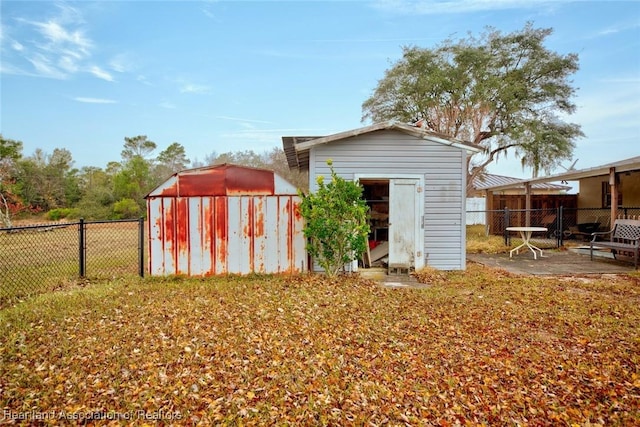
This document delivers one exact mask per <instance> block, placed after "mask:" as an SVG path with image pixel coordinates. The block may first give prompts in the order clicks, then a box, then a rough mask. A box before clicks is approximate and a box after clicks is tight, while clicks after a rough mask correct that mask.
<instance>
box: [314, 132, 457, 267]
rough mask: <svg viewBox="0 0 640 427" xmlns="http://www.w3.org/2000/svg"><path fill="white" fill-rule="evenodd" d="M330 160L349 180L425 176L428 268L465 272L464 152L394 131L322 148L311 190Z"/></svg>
mask: <svg viewBox="0 0 640 427" xmlns="http://www.w3.org/2000/svg"><path fill="white" fill-rule="evenodd" d="M328 159H331V160H332V162H333V168H334V171H335V172H336V173H337V174H338V175H339V176H341V177H342V178H344V179H347V180H353V179H354V176H355V175H358V174H371V175H377V176H379V177H380V178H384V177H387V176H393V175H399V174H407V175H421V176H423V177H424V215H425V222H424V224H425V228H424V250H423V253H424V255H425V265H426V266H431V267H434V268H437V269H441V270H464V269H465V266H466V254H465V251H466V247H465V245H466V242H465V240H466V235H465V233H466V231H465V230H466V229H465V206H464V203H465V198H466V194H465V192H466V182H465V180H466V151H465V150H463V149H461V148H457V147H452V146H448V145H444V144H441V143H438V142H433V141H429V140H424V139H419V138H415V137H412V136H410V135H407V134H404V133H402V132H398V131H394V130H382V131H378V132H373V133H370V134H366V135H361V136H357V137H354V138H349V139H345V140H342V141H335V142H331V143H328V144H325V145H319V146H316V147H313V148H312V149H311V152H310V160H309V161H310V168H309V169H310V173H309V184H310V188H311V190H312V191H313V190H315V189H316V188H317V184H316V177H317V176H319V175H322V176H324V177H325V179H326V178H329V177H330V169H329V167H328V166H327V163H326V161H327V160H328Z"/></svg>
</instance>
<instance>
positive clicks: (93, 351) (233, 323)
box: [0, 265, 640, 425]
mask: <svg viewBox="0 0 640 427" xmlns="http://www.w3.org/2000/svg"><path fill="white" fill-rule="evenodd" d="M437 279H438V280H437V281H434V282H433V283H432V286H431V287H429V288H428V289H421V290H417V289H393V290H391V289H383V288H380V287H378V286H377V285H375V284H374V283H372V282H368V281H364V280H359V279H358V278H357V277H349V278H346V277H340V278H337V279H335V280H328V279H325V278H322V277H321V276H318V275H300V276H286V277H285V276H252V277H232V276H230V277H218V278H209V279H185V278H171V279H158V278H152V279H145V280H120V281H113V282H109V283H103V284H97V285H94V286H92V287H90V288H86V289H76V290H72V291H67V292H58V293H54V294H47V295H42V296H38V297H36V298H34V299H31V300H29V301H27V302H24V303H22V304H19V305H18V306H16V307H12V308H8V309H5V310H2V311H0V378H2V385H1V387H0V405H1V406H2V407H3V408H5V412H6V411H10V413H13V414H18V413H25V412H28V411H33V410H36V411H39V412H47V411H66V412H67V413H101V414H107V413H112V414H113V413H119V414H134V415H133V416H134V417H135V416H139V414H142V413H147V414H149V413H150V414H153V413H155V414H164V415H167V414H169V415H170V416H175V415H176V414H179V416H180V417H181V419H180V421H176V422H178V423H180V424H191V423H193V424H198V423H200V424H207V425H211V424H233V425H236V424H237V425H240V424H285V425H286V424H290V425H298V424H302V425H318V424H320V425H327V424H329V425H363V424H373V425H378V424H391V425H398V424H408V425H424V424H428V423H432V424H434V425H454V424H462V425H504V424H514V425H517V424H532V425H572V424H579V425H588V424H591V425H633V424H637V422H638V420H640V410H639V408H640V394H639V393H638V390H639V388H640V372H639V368H638V366H640V363H639V362H640V351H639V349H640V335H639V333H638V330H637V324H638V321H639V320H640V304H639V302H640V291H639V288H638V286H639V280H638V277H637V276H636V277H632V276H619V277H615V278H611V277H608V278H602V279H588V280H587V279H579V278H561V279H549V278H531V277H519V276H512V275H509V274H508V273H506V272H503V271H500V270H492V269H487V268H483V267H481V266H476V265H470V266H469V269H468V270H467V271H466V272H449V273H442V272H440V273H439V274H438V276H437ZM138 411H140V412H138ZM136 414H138V415H136ZM143 421H144V420H141V419H137V422H138V423H140V424H141V423H142V422H143ZM25 424H29V422H28V421H26V422H25Z"/></svg>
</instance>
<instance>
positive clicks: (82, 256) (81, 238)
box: [78, 218, 87, 277]
mask: <svg viewBox="0 0 640 427" xmlns="http://www.w3.org/2000/svg"><path fill="white" fill-rule="evenodd" d="M85 240H86V236H85V228H84V218H80V222H79V223H78V246H79V262H80V268H79V269H78V270H79V276H80V277H84V276H85V275H86V268H87V259H86V250H85V246H86V245H85Z"/></svg>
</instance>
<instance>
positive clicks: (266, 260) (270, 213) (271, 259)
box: [262, 197, 283, 273]
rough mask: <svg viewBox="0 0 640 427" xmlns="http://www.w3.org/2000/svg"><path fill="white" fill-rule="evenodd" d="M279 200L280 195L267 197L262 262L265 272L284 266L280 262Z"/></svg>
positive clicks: (271, 271)
mask: <svg viewBox="0 0 640 427" xmlns="http://www.w3.org/2000/svg"><path fill="white" fill-rule="evenodd" d="M278 200H280V198H279V197H267V199H266V200H265V205H264V207H265V218H264V255H263V258H262V262H263V264H264V270H265V273H278V272H280V269H281V268H282V267H283V266H281V265H280V263H279V262H278V247H279V244H278V236H279V234H280V229H279V228H278Z"/></svg>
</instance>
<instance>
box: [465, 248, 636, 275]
mask: <svg viewBox="0 0 640 427" xmlns="http://www.w3.org/2000/svg"><path fill="white" fill-rule="evenodd" d="M467 261H468V262H476V263H478V264H482V265H485V266H487V267H495V268H501V269H504V270H507V271H509V272H511V273H515V274H524V275H536V276H542V275H577V276H579V275H589V274H623V273H632V272H634V271H636V270H635V269H634V266H633V262H632V261H631V262H629V261H628V260H620V261H618V260H615V259H613V258H612V257H611V255H610V253H609V252H599V253H598V256H594V258H593V261H591V259H590V257H589V250H588V249H586V250H585V249H578V248H575V249H569V250H544V256H543V257H542V258H540V257H539V256H538V259H533V254H532V253H531V252H530V251H520V254H515V253H514V254H513V258H509V253H502V254H467Z"/></svg>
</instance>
